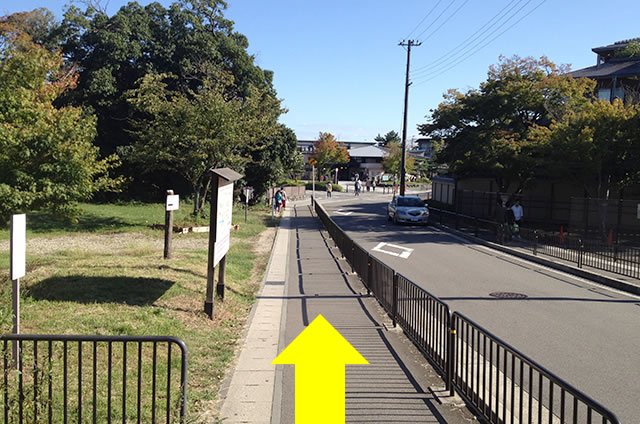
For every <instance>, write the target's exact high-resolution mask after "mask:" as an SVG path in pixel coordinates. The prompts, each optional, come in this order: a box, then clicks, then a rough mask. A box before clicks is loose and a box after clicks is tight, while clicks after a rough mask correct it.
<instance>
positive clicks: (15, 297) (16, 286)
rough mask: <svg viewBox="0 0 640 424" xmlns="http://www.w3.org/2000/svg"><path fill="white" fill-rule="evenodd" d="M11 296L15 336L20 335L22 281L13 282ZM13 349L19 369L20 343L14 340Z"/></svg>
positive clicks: (14, 359)
mask: <svg viewBox="0 0 640 424" xmlns="http://www.w3.org/2000/svg"><path fill="white" fill-rule="evenodd" d="M11 288H12V290H11V295H12V302H11V303H12V305H13V334H20V279H16V280H12V284H11ZM11 349H12V352H13V361H14V364H15V366H16V368H17V367H18V362H19V361H20V350H19V349H18V341H17V340H14V341H13V343H12V345H11Z"/></svg>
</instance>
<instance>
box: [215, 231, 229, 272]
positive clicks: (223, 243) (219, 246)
mask: <svg viewBox="0 0 640 424" xmlns="http://www.w3.org/2000/svg"><path fill="white" fill-rule="evenodd" d="M229 239H230V234H229V233H227V235H226V237H224V238H222V239H221V240H220V241H217V242H216V245H215V253H214V256H213V266H218V262H220V259H222V258H223V257H224V255H226V254H227V252H228V251H229Z"/></svg>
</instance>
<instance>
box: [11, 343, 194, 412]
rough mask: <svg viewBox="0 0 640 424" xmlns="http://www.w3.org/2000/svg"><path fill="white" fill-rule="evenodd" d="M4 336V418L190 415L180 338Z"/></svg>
mask: <svg viewBox="0 0 640 424" xmlns="http://www.w3.org/2000/svg"><path fill="white" fill-rule="evenodd" d="M2 340H3V344H2V348H3V360H2V361H1V363H0V366H2V381H1V382H0V384H1V385H2V390H0V403H1V404H2V406H1V408H0V409H1V410H2V411H3V413H2V414H3V415H2V416H3V420H4V421H3V422H4V423H6V424H9V423H23V422H24V423H84V422H91V423H112V422H113V423H116V422H121V423H123V424H124V423H133V422H136V423H161V422H162V423H167V424H169V423H184V422H185V419H186V411H187V384H186V383H187V348H186V346H185V344H184V342H183V341H182V340H180V339H178V338H175V337H164V336H162V337H152V336H139V337H136V336H76V335H30V334H18V335H4V336H2ZM16 356H17V360H15V359H14V358H15V357H16Z"/></svg>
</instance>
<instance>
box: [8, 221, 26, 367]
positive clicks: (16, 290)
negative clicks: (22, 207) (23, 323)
mask: <svg viewBox="0 0 640 424" xmlns="http://www.w3.org/2000/svg"><path fill="white" fill-rule="evenodd" d="M26 222H27V221H26V215H24V214H21V215H12V216H11V244H10V262H11V270H10V272H11V303H12V307H13V334H20V278H22V277H24V275H25V271H26V245H27V241H26V228H27V224H26ZM12 351H13V360H14V364H15V366H16V368H17V366H18V362H19V360H20V350H19V348H18V341H17V340H14V341H13V343H12Z"/></svg>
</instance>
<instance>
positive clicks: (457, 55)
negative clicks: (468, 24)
mask: <svg viewBox="0 0 640 424" xmlns="http://www.w3.org/2000/svg"><path fill="white" fill-rule="evenodd" d="M520 2H521V0H518V3H516V4H514V5H513V6H512V7H511V8H510V9H509V10H508V11H507V13H506V14H505V15H504V16H502V17H501V18H500V19H499V20H498V21H496V22H495V23H494V24H492V25H490V26H489V28H487V29H485V30H484V31H482V33H481V34H480V35H478V36H476V37H475V38H474V39H473V40H471V43H469V44H468V45H467V46H466V47H464V48H463V49H462V50H460V51H458V52H456V53H455V54H454V55H453V56H451V57H450V58H448V59H446V60H444V61H442V62H440V63H436V64H435V65H431V66H428V67H425V68H422V69H420V70H418V71H415V72H413V75H420V74H425V73H426V74H429V73H433V72H434V71H433V70H431V69H432V68H439V67H445V66H448V64H450V63H451V62H455V61H457V60H458V59H460V58H461V57H464V56H465V55H466V54H468V53H470V52H472V51H473V50H474V49H475V48H476V47H477V46H479V45H480V44H482V43H483V42H485V41H486V40H487V39H489V38H490V37H491V36H492V35H493V34H495V33H496V32H498V31H500V30H501V29H502V28H504V26H505V25H507V24H508V23H509V22H510V21H511V20H512V19H514V18H515V17H516V16H518V14H519V13H520V12H521V11H522V10H523V9H524V8H525V7H527V6H528V5H529V3H531V2H532V0H526V1H525V3H524V4H523V5H521V6H520V7H519V8H518V9H517V10H516V11H515V12H512V11H513V9H515V8H516V7H517V6H518V5H519V4H520ZM501 21H502V22H501ZM496 25H497V26H496ZM494 27H495V28H494ZM435 72H437V69H436V70H435Z"/></svg>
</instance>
